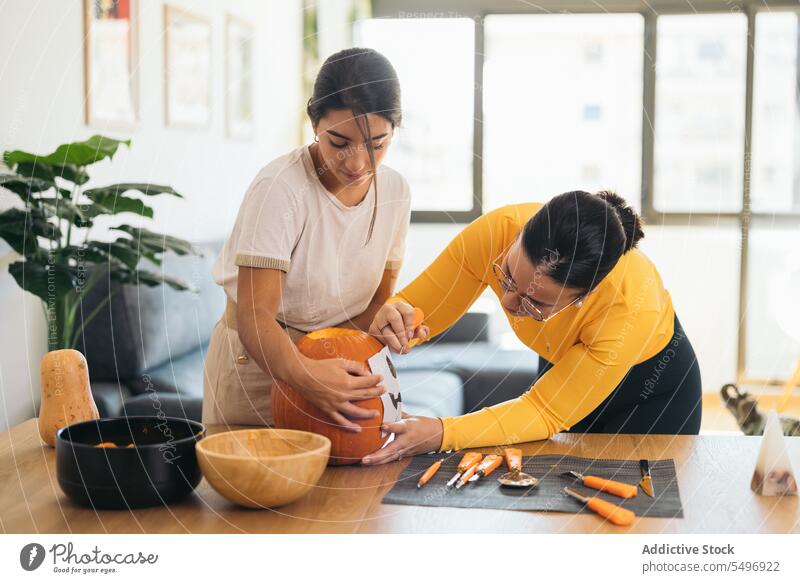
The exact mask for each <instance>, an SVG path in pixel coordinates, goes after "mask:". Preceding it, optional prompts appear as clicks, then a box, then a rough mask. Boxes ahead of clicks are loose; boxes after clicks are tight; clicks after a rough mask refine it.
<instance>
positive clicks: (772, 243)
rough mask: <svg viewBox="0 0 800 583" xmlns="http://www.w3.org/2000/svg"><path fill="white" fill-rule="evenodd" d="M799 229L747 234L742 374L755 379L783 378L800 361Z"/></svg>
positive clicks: (759, 229) (768, 230)
mask: <svg viewBox="0 0 800 583" xmlns="http://www.w3.org/2000/svg"><path fill="white" fill-rule="evenodd" d="M799 248H800V229H798V228H797V227H796V226H792V227H788V228H779V227H775V226H769V227H763V228H758V227H757V226H754V228H753V230H752V231H751V232H750V260H749V262H748V270H747V280H748V281H747V286H748V287H747V290H748V300H747V312H746V313H747V320H746V322H747V334H746V339H747V346H746V353H745V354H746V359H745V360H746V363H745V364H746V372H747V374H748V375H749V376H750V377H754V378H758V379H780V378H787V377H789V375H790V374H791V373H792V370H793V368H794V365H795V364H796V363H797V356H798V355H800V304H798V302H797V290H799V289H800V262H799V261H798V260H797V249H799Z"/></svg>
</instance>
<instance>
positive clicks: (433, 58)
mask: <svg viewBox="0 0 800 583" xmlns="http://www.w3.org/2000/svg"><path fill="white" fill-rule="evenodd" d="M354 40H355V43H356V46H366V47H371V48H374V49H375V50H377V51H380V52H381V53H382V54H383V55H385V56H386V57H387V58H388V59H389V60H390V61H391V62H392V65H394V68H395V69H396V70H397V75H398V77H399V78H400V86H401V88H402V100H403V127H402V128H399V129H398V130H397V131H396V133H395V137H394V139H393V141H392V145H391V147H390V148H389V152H388V154H387V156H386V160H385V163H386V164H388V165H389V166H391V167H392V168H394V169H396V170H398V171H399V172H400V173H402V174H403V176H405V178H406V179H407V180H408V182H409V185H410V186H411V196H412V209H413V210H416V211H445V212H446V211H471V210H473V206H474V203H473V188H472V184H473V174H472V172H473V170H472V153H473V149H472V136H473V109H474V107H473V105H474V76H475V75H474V70H475V66H474V50H475V49H474V47H475V25H474V22H473V21H472V20H471V19H468V18H432V19H424V18H419V19H418V18H388V19H370V20H363V21H360V22H358V23H357V24H356V26H355V31H354ZM442 220H446V217H445V216H444V215H443V216H442Z"/></svg>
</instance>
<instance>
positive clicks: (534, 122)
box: [483, 14, 644, 211]
mask: <svg viewBox="0 0 800 583" xmlns="http://www.w3.org/2000/svg"><path fill="white" fill-rule="evenodd" d="M643 33H644V20H643V18H642V16H641V15H640V14H591V15H575V14H569V15H563V14H556V15H490V16H487V17H486V19H485V23H484V37H485V41H484V42H485V63H484V83H483V109H484V150H483V152H484V156H483V175H484V182H483V208H484V211H488V210H491V209H493V208H497V207H499V206H502V205H505V204H511V203H515V202H524V201H545V200H548V199H549V198H551V197H552V196H554V195H556V194H559V193H561V192H566V191H569V190H576V189H581V190H589V191H594V190H599V189H603V188H607V189H614V190H616V191H617V192H618V193H619V194H620V195H621V196H623V197H625V198H626V199H627V200H628V201H629V202H630V203H631V204H632V205H633V206H634V207H637V208H638V207H639V204H640V203H639V201H640V192H641V165H642V163H641V152H642V150H641V139H642V64H643V56H642V55H643V38H644V37H643Z"/></svg>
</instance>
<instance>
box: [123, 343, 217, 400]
mask: <svg viewBox="0 0 800 583" xmlns="http://www.w3.org/2000/svg"><path fill="white" fill-rule="evenodd" d="M207 349H208V344H204V345H202V346H200V347H198V348H196V349H194V350H192V351H191V352H187V353H186V354H184V355H181V356H179V357H177V358H173V359H172V360H168V361H167V362H165V363H163V364H162V365H160V366H157V367H155V368H151V369H147V370H145V371H143V372H142V373H141V374H139V375H137V376H135V377H131V378H129V379H126V380H125V384H126V385H127V386H128V387H129V388H130V390H131V392H132V393H134V394H136V395H139V394H142V393H146V392H147V391H151V390H157V391H159V392H162V393H178V394H181V395H184V396H187V397H202V396H203V364H204V362H205V355H206V351H207Z"/></svg>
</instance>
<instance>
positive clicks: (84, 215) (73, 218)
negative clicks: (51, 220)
mask: <svg viewBox="0 0 800 583" xmlns="http://www.w3.org/2000/svg"><path fill="white" fill-rule="evenodd" d="M39 200H40V202H41V203H42V205H41V208H42V210H43V211H45V212H47V213H48V214H49V216H50V217H56V218H58V219H62V220H65V221H69V222H70V223H72V224H73V225H75V226H76V227H91V226H92V217H93V216H95V215H93V214H91V212H90V211H89V210H87V209H85V208H81V207H80V206H77V205H74V204H72V203H71V202H70V201H68V200H64V199H59V198H42V199H39ZM83 206H88V205H83Z"/></svg>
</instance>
